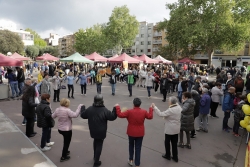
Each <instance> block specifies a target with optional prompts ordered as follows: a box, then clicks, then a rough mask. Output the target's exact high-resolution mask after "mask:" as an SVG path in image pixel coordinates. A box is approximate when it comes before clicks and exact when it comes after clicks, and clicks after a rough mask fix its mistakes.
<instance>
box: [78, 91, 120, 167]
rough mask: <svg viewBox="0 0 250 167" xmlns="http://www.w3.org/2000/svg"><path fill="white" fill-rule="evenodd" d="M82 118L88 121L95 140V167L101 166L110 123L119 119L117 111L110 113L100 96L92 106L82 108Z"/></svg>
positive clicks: (91, 134)
mask: <svg viewBox="0 0 250 167" xmlns="http://www.w3.org/2000/svg"><path fill="white" fill-rule="evenodd" d="M81 117H82V118H83V119H88V123H89V131H90V136H91V137H92V138H93V139H94V144H93V145H94V160H95V163H94V167H96V166H100V165H101V161H99V159H100V156H101V152H102V145H103V141H104V139H105V138H106V133H107V126H108V121H114V120H115V119H116V118H117V115H116V109H115V107H114V108H113V111H112V112H111V111H109V110H108V109H107V108H106V107H105V106H104V101H103V96H102V95H101V94H98V95H96V96H95V98H94V103H93V105H92V106H90V107H88V108H87V109H85V106H82V108H81Z"/></svg>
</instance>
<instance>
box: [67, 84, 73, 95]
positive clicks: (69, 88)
mask: <svg viewBox="0 0 250 167" xmlns="http://www.w3.org/2000/svg"><path fill="white" fill-rule="evenodd" d="M71 90H72V92H71V97H73V96H74V85H68V97H69V94H70V91H71Z"/></svg>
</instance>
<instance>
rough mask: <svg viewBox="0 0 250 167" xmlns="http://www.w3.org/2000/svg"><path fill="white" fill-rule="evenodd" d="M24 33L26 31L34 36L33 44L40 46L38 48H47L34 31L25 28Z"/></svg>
mask: <svg viewBox="0 0 250 167" xmlns="http://www.w3.org/2000/svg"><path fill="white" fill-rule="evenodd" d="M25 31H28V32H30V33H31V34H33V35H34V44H35V45H36V46H40V47H45V46H47V43H46V42H45V41H44V40H43V39H42V38H41V37H40V35H39V34H38V33H37V32H36V31H34V30H32V29H30V28H26V29H25Z"/></svg>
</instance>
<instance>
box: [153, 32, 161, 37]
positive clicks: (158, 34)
mask: <svg viewBox="0 0 250 167" xmlns="http://www.w3.org/2000/svg"><path fill="white" fill-rule="evenodd" d="M161 36H162V33H155V34H154V37H161Z"/></svg>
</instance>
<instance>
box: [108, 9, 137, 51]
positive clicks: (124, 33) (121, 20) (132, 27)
mask: <svg viewBox="0 0 250 167" xmlns="http://www.w3.org/2000/svg"><path fill="white" fill-rule="evenodd" d="M138 31H139V22H138V21H137V20H136V17H135V16H132V15H130V14H129V9H128V7H127V6H121V7H115V8H114V10H113V11H112V14H111V16H110V17H109V22H108V23H107V25H106V28H105V34H106V36H107V38H108V40H109V41H110V42H111V45H112V46H113V47H114V48H115V50H116V52H117V53H119V54H120V53H121V51H122V49H123V48H128V47H130V46H132V44H133V42H134V39H135V37H136V35H137V34H138Z"/></svg>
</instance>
